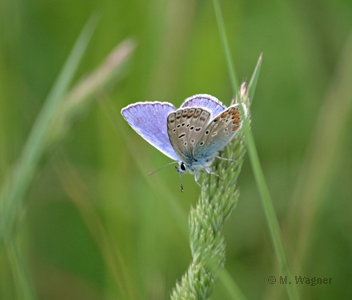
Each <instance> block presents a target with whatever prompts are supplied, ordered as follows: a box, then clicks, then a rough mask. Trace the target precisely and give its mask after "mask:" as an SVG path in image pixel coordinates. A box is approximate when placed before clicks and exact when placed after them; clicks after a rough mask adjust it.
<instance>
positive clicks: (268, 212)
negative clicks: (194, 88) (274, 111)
mask: <svg viewBox="0 0 352 300" xmlns="http://www.w3.org/2000/svg"><path fill="white" fill-rule="evenodd" d="M213 3H214V10H215V14H216V17H217V22H218V26H219V30H220V35H221V39H222V44H223V46H224V52H225V53H226V55H225V57H226V63H227V67H228V69H229V74H230V79H231V85H232V88H233V92H234V93H235V94H236V92H237V86H238V83H237V82H233V81H235V80H236V77H235V76H234V75H233V74H235V71H234V66H233V63H232V60H231V55H230V49H229V46H228V42H227V37H226V32H225V28H224V22H223V19H222V14H221V9H220V5H219V1H218V0H213ZM260 61H261V59H260V58H259V67H260ZM255 74H257V73H255ZM258 74H259V73H258ZM252 78H254V81H253V82H252V80H251V84H255V83H256V79H257V77H256V75H254V77H252ZM253 90H254V89H253ZM253 93H254V92H253ZM239 101H240V103H241V99H239ZM239 108H240V111H241V114H242V115H244V111H243V107H242V105H240V106H239ZM243 129H244V132H245V137H246V139H247V145H248V153H249V158H250V161H251V165H252V169H253V173H254V176H255V180H256V183H257V186H258V189H259V193H260V195H261V199H262V204H263V208H264V212H265V216H266V220H267V222H268V226H269V230H270V234H271V238H272V242H273V245H274V248H275V252H276V255H277V258H278V260H279V264H280V267H281V272H282V275H283V276H287V279H288V282H293V278H292V274H291V271H290V269H289V266H288V262H287V259H286V254H285V251H284V247H283V244H282V240H281V233H280V227H279V223H278V221H277V218H276V214H275V210H274V206H273V203H272V200H271V197H270V193H269V189H268V187H267V184H266V181H265V177H264V174H263V170H262V168H261V165H260V162H259V157H258V153H257V150H256V147H255V142H254V138H253V135H252V132H251V131H250V127H249V122H248V120H247V119H246V118H244V120H243ZM286 288H287V293H288V295H289V298H290V299H291V300H292V299H299V296H298V292H297V289H296V286H295V285H294V284H287V285H286Z"/></svg>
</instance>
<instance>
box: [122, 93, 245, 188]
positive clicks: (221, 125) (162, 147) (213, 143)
mask: <svg viewBox="0 0 352 300" xmlns="http://www.w3.org/2000/svg"><path fill="white" fill-rule="evenodd" d="M121 114H122V116H123V117H124V118H125V120H126V121H127V122H128V124H129V125H130V126H131V127H132V128H133V129H134V130H135V131H136V132H137V133H138V134H139V135H140V136H141V137H142V138H144V139H145V140H146V141H147V142H148V143H150V144H151V145H153V146H154V147H155V148H157V149H158V150H159V151H161V152H162V153H164V154H165V155H166V156H168V157H170V158H171V159H173V160H174V162H172V163H170V164H173V163H177V164H178V166H177V167H176V171H177V172H178V173H179V174H180V177H181V191H183V186H182V175H183V174H186V173H187V172H190V173H191V174H194V175H195V181H196V182H197V184H198V185H199V186H200V184H199V182H198V179H199V172H200V171H201V170H205V171H206V172H207V173H209V174H214V175H217V174H215V173H213V172H212V171H211V168H210V166H211V164H212V162H213V161H214V159H215V157H218V156H217V155H218V152H219V151H221V150H222V149H223V148H224V147H225V146H226V145H227V144H228V143H229V142H230V141H231V140H232V139H233V138H234V137H235V135H236V133H237V132H238V131H239V129H240V128H241V126H242V120H241V117H240V112H239V104H237V103H236V104H233V105H231V106H229V107H228V108H226V106H224V105H223V104H222V103H221V102H220V101H219V100H218V99H217V98H215V97H213V96H210V95H206V94H199V95H194V96H192V97H189V98H187V99H186V100H185V101H184V102H183V104H182V105H181V107H180V108H179V109H176V108H175V107H174V106H173V105H172V104H171V103H168V102H138V103H134V104H130V105H128V106H127V107H125V108H123V109H122V110H121ZM218 158H220V159H225V158H221V157H218ZM225 160H227V159H225ZM170 164H167V165H166V166H168V165H170ZM166 166H164V167H166ZM164 167H162V168H164ZM162 168H160V169H162ZM160 169H158V170H156V171H159V170H160ZM156 171H155V172H156ZM155 172H152V173H150V174H153V173H155ZM217 176H219V175H217ZM219 177H220V176H219ZM220 178H221V177H220Z"/></svg>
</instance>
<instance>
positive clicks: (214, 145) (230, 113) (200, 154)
mask: <svg viewBox="0 0 352 300" xmlns="http://www.w3.org/2000/svg"><path fill="white" fill-rule="evenodd" d="M238 105H239V104H235V105H232V106H230V107H228V108H227V109H226V110H225V111H223V112H221V113H220V114H219V115H217V116H216V117H215V118H214V119H213V120H212V121H211V122H210V123H209V125H208V126H207V128H205V130H204V131H203V132H202V135H201V136H200V138H199V140H198V141H197V143H196V145H195V147H194V150H193V156H194V157H195V158H196V159H203V158H212V157H214V156H215V155H216V153H217V152H218V151H220V150H222V149H223V148H224V147H225V146H226V145H227V144H228V143H229V142H230V141H231V140H232V139H233V137H234V136H235V134H236V133H237V132H238V129H239V128H240V127H241V126H242V121H241V118H240V113H239V111H238Z"/></svg>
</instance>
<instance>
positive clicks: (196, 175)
mask: <svg viewBox="0 0 352 300" xmlns="http://www.w3.org/2000/svg"><path fill="white" fill-rule="evenodd" d="M198 179H199V173H198V172H195V173H194V180H195V181H196V182H197V184H198V185H199V187H200V188H202V186H201V185H200V183H199V182H198Z"/></svg>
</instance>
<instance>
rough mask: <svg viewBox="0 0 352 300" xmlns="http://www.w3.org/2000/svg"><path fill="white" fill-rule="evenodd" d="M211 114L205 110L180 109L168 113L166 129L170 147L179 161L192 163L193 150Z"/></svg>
mask: <svg viewBox="0 0 352 300" xmlns="http://www.w3.org/2000/svg"><path fill="white" fill-rule="evenodd" d="M211 115H212V114H211V112H210V111H208V110H207V109H205V108H200V107H189V108H180V109H178V110H177V111H175V112H171V113H169V115H168V117H167V129H168V134H169V138H170V142H171V145H172V146H173V148H174V150H175V152H176V153H177V155H178V156H179V157H180V159H181V160H182V161H183V162H185V163H192V161H193V149H194V146H195V145H196V144H197V141H198V140H199V138H200V136H201V135H202V133H203V131H204V130H205V128H206V127H207V125H208V124H209V122H210V120H211Z"/></svg>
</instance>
